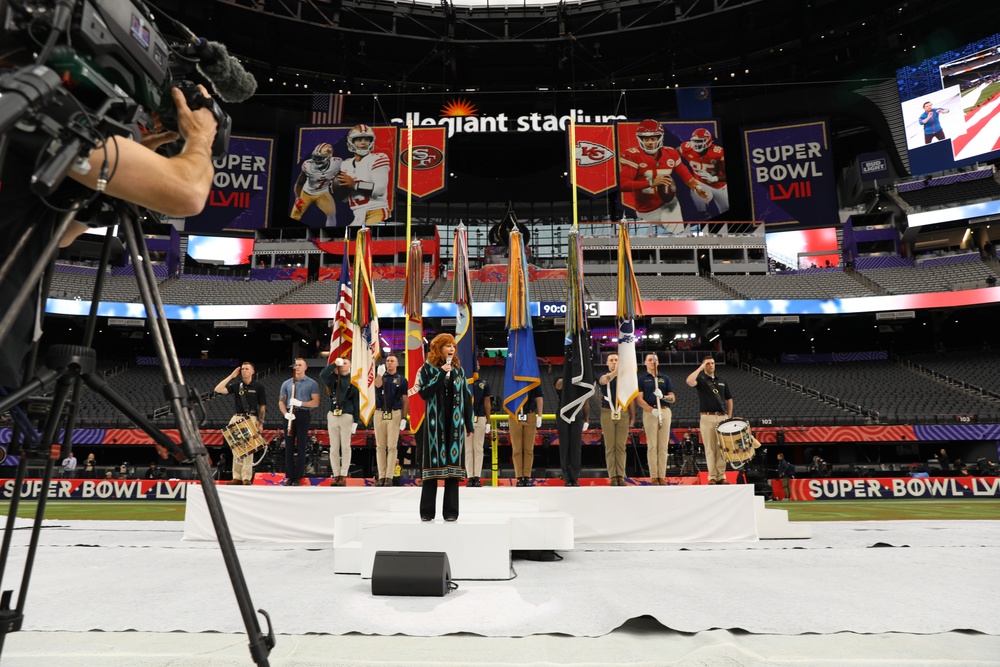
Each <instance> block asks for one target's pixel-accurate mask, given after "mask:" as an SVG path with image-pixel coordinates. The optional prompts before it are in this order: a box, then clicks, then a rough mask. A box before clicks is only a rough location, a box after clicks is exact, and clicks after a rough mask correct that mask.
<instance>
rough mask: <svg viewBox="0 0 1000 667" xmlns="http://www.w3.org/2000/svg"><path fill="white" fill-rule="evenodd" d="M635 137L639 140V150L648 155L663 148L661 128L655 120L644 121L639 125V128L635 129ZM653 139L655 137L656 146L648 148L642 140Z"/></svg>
mask: <svg viewBox="0 0 1000 667" xmlns="http://www.w3.org/2000/svg"><path fill="white" fill-rule="evenodd" d="M635 136H636V138H637V139H639V148H641V149H642V150H643V151H644V152H645V153H647V154H649V155H653V154H655V153H656V151H658V150H660V149H661V148H663V128H662V127H660V124H659V123H657V122H656V121H655V120H644V121H642V122H641V123H639V126H638V127H636V128H635ZM653 137H656V146H655V147H653V148H648V147H647V146H646V143H645V142H644V141H643V139H652V138H653Z"/></svg>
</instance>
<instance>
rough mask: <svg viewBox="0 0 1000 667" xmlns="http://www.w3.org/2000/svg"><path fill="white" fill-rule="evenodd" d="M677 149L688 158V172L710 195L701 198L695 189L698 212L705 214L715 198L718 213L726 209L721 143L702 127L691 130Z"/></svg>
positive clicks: (695, 202) (724, 169) (724, 174)
mask: <svg viewBox="0 0 1000 667" xmlns="http://www.w3.org/2000/svg"><path fill="white" fill-rule="evenodd" d="M677 151H678V152H679V153H680V154H681V157H682V158H684V161H685V162H687V164H688V167H689V168H690V169H691V173H692V174H694V177H695V178H696V179H698V181H699V182H701V184H702V189H704V190H705V192H707V193H708V195H709V198H708V199H703V198H701V197H700V196H698V195H697V194H696V193H695V192H694V191H692V192H691V200H692V201H693V202H694V207H695V208H696V209H697V210H698V214H699V215H701V216H702V218H706V219H707V218H708V217H710V216H709V213H708V204H709V202H712V201H714V202H715V205H716V207H717V208H718V213H725V212H726V211H728V210H729V187H728V186H727V184H726V154H725V151H724V150H723V148H722V146H720V145H718V144H716V143H713V141H712V133H711V132H709V131H708V130H706V129H705V128H703V127H699V128H698V129H697V130H695V131H694V132H692V133H691V139H690V140H689V141H685V142H684V143H682V144H681V145H680V148H678V149H677Z"/></svg>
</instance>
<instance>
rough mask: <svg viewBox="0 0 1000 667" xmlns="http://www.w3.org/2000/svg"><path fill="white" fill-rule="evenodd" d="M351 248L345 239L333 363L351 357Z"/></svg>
mask: <svg viewBox="0 0 1000 667" xmlns="http://www.w3.org/2000/svg"><path fill="white" fill-rule="evenodd" d="M348 254H349V249H348V245H347V241H346V240H345V241H344V261H343V263H341V265H340V289H339V290H337V294H338V296H337V312H336V313H335V314H334V316H333V333H331V334H330V356H329V357H327V360H326V363H328V364H332V363H333V362H334V360H335V359H349V358H350V357H351V339H352V336H353V335H354V331H353V329H352V327H351V315H352V313H353V310H354V284H353V283H352V282H351V263H350V262H349V261H348Z"/></svg>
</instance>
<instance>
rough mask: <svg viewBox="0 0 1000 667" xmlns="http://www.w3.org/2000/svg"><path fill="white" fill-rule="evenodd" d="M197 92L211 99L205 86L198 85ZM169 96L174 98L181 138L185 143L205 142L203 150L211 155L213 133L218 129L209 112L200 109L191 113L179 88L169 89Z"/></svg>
mask: <svg viewBox="0 0 1000 667" xmlns="http://www.w3.org/2000/svg"><path fill="white" fill-rule="evenodd" d="M198 90H200V91H201V94H202V95H204V96H205V97H208V98H211V97H212V96H211V95H209V94H208V91H207V90H205V86H203V85H201V84H198ZM170 96H171V97H173V98H174V104H175V105H176V106H177V127H178V129H179V130H180V132H181V136H182V137H184V140H185V141H186V142H187V141H191V140H192V139H195V140H205V142H206V144H205V148H206V150H208V151H209V152H210V153H211V149H212V141H213V140H214V139H215V131H216V130H217V129H218V127H219V124H218V122H216V120H215V116H214V115H213V114H212V112H211V110H209V109H206V108H204V107H202V108H201V109H198V110H197V111H191V108H190V107H188V103H187V100H186V99H184V93H182V92H181V89H180V88H176V87H174V88H171V89H170Z"/></svg>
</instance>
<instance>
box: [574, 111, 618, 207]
mask: <svg viewBox="0 0 1000 667" xmlns="http://www.w3.org/2000/svg"><path fill="white" fill-rule="evenodd" d="M574 132H575V134H576V136H575V140H576V141H575V145H573V146H571V147H570V148H571V150H570V155H572V156H573V159H575V160H576V187H577V188H579V190H580V192H582V193H584V194H587V195H590V196H592V197H597V196H600V195H602V194H604V193H605V192H607V191H608V190H614V189H615V188H617V187H618V167H617V165H616V164H615V154H616V150H615V126H614V125H577V126H576V127H575V128H574ZM566 136H567V137H569V133H568V132H567V133H566Z"/></svg>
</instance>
